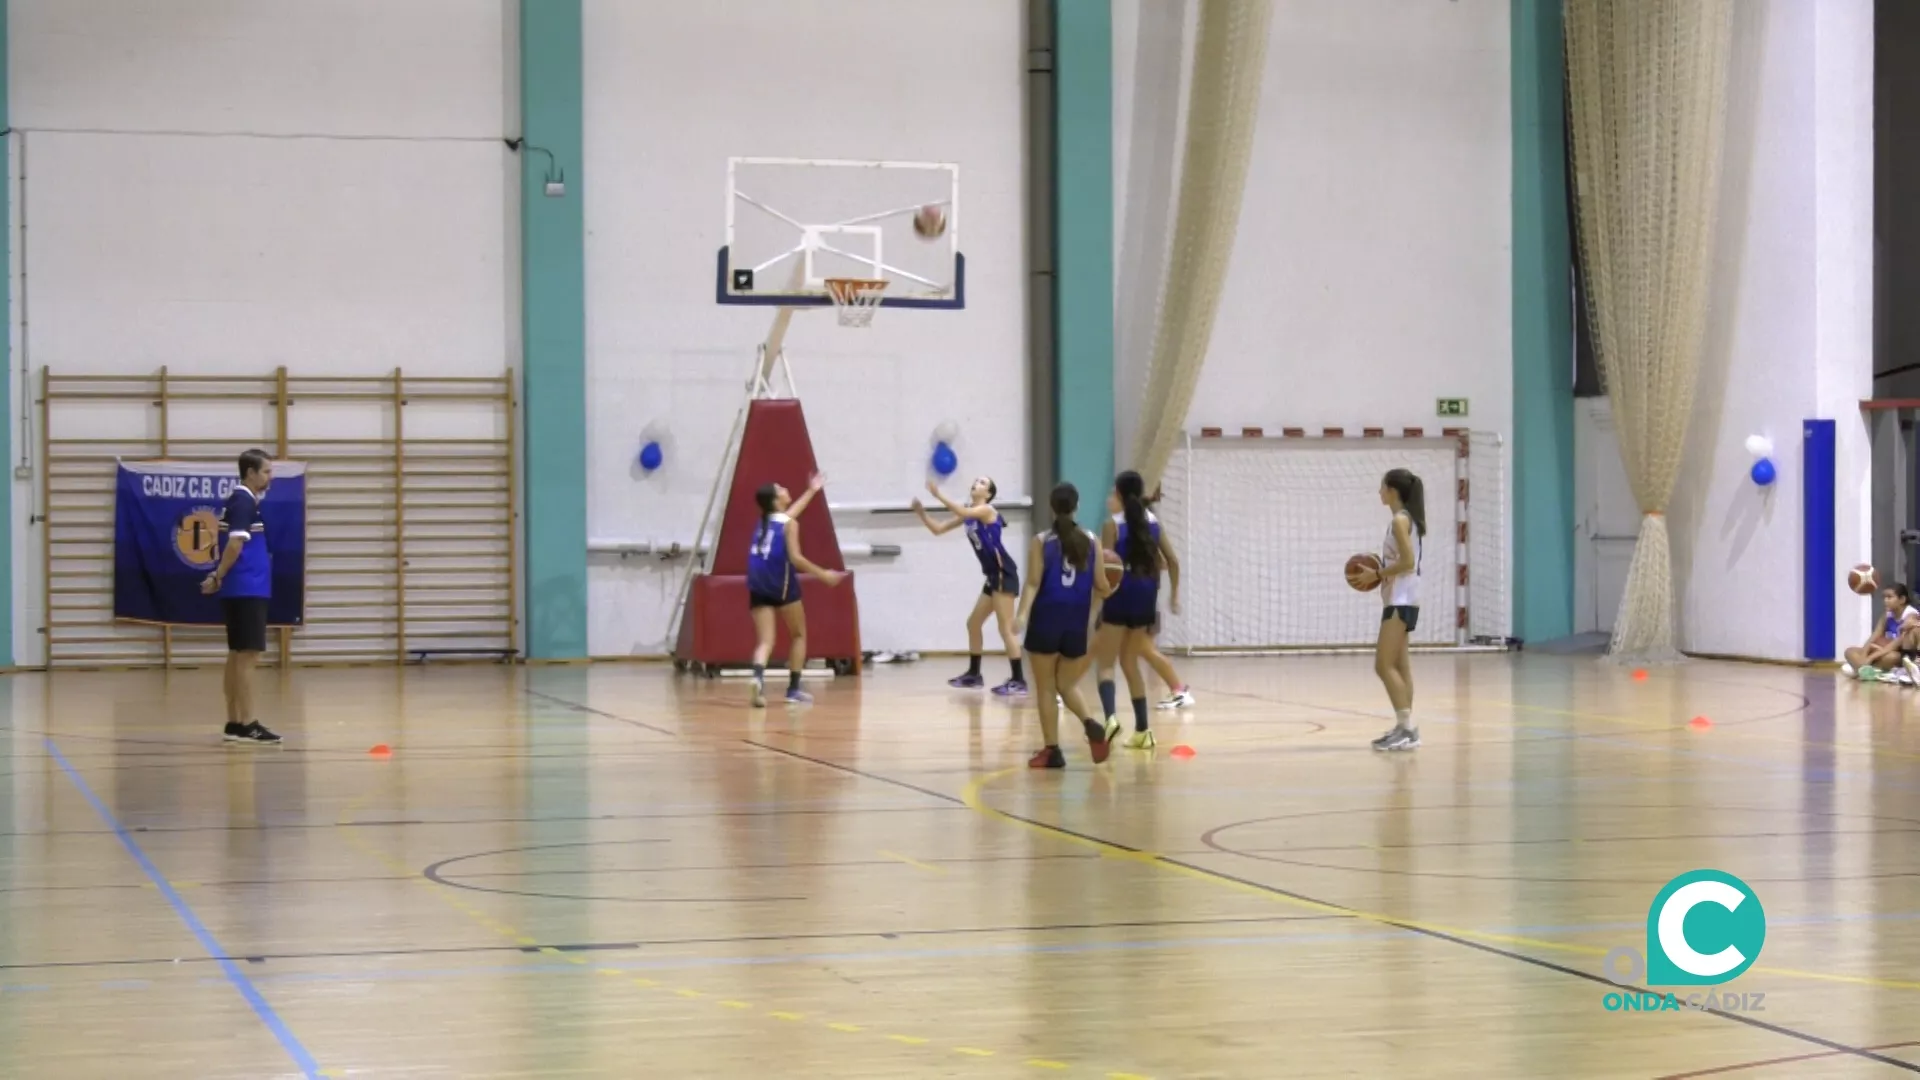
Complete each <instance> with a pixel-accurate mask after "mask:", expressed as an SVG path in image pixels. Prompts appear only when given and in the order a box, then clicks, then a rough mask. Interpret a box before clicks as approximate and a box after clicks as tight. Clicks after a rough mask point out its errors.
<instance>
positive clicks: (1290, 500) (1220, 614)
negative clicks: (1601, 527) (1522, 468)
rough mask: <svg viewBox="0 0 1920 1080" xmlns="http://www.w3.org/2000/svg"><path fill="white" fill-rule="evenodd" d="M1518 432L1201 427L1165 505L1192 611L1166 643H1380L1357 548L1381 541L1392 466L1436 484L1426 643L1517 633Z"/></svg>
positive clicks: (1207, 646) (1269, 646) (1423, 585)
mask: <svg viewBox="0 0 1920 1080" xmlns="http://www.w3.org/2000/svg"><path fill="white" fill-rule="evenodd" d="M1503 450H1504V448H1503V447H1502V446H1501V441H1500V437H1499V436H1498V435H1495V434H1488V433H1481V432H1466V431H1459V432H1454V431H1453V430H1451V429H1449V431H1448V432H1447V433H1445V434H1439V435H1430V436H1429V435H1423V434H1420V433H1417V432H1407V433H1406V434H1403V435H1399V436H1386V435H1384V434H1379V433H1376V432H1375V431H1372V430H1368V431H1366V432H1365V433H1364V434H1362V435H1358V436H1345V435H1343V434H1341V433H1339V432H1338V431H1332V430H1330V431H1328V432H1327V433H1326V434H1324V435H1318V436H1304V435H1295V434H1293V433H1289V434H1287V435H1283V436H1280V437H1266V436H1261V435H1253V434H1249V435H1245V436H1238V437H1235V436H1227V437H1217V436H1211V433H1209V434H1208V435H1203V436H1201V437H1189V438H1187V439H1186V441H1185V443H1184V445H1182V446H1179V447H1177V448H1176V449H1175V450H1174V453H1173V457H1172V459H1171V461H1170V462H1169V464H1168V466H1167V470H1166V473H1165V476H1164V478H1163V480H1162V482H1161V492H1160V495H1161V497H1160V502H1159V503H1158V505H1157V506H1155V508H1154V509H1155V512H1156V513H1157V514H1158V515H1159V516H1160V519H1161V521H1162V522H1163V523H1164V524H1165V525H1166V527H1167V529H1168V531H1169V535H1170V538H1171V539H1172V541H1173V543H1174V544H1175V550H1176V551H1177V552H1178V554H1179V556H1180V568H1181V589H1180V591H1181V613H1180V614H1179V615H1172V614H1171V613H1169V614H1167V615H1166V616H1165V625H1164V630H1163V635H1162V641H1163V644H1165V645H1167V646H1169V647H1174V648H1183V649H1194V650H1202V651H1205V650H1221V651H1234V650H1243V651H1263V650H1280V649H1316V648H1319V649H1340V648H1355V647H1361V646H1371V645H1372V644H1373V642H1374V639H1375V637H1376V635H1377V634H1378V633H1379V629H1380V604H1381V600H1380V597H1379V595H1378V594H1377V593H1373V594H1363V593H1357V592H1355V591H1353V590H1352V589H1351V588H1349V587H1348V585H1347V583H1346V580H1345V578H1344V576H1343V568H1344V566H1345V563H1346V561H1347V559H1348V557H1350V556H1352V555H1356V554H1359V553H1362V552H1370V553H1373V554H1376V555H1377V554H1378V553H1379V551H1380V546H1381V542H1382V540H1383V539H1384V538H1385V536H1386V531H1387V525H1388V520H1389V519H1388V517H1387V514H1386V511H1385V509H1384V508H1383V507H1382V506H1381V505H1380V495H1379V492H1380V480H1381V477H1383V476H1385V475H1386V473H1387V471H1388V470H1389V469H1395V468H1404V469H1411V470H1412V471H1413V472H1414V473H1415V474H1417V475H1418V476H1419V477H1420V478H1421V480H1422V481H1423V482H1424V485H1425V489H1426V511H1427V535H1426V539H1425V541H1424V544H1423V551H1422V557H1421V568H1420V624H1419V626H1418V628H1417V629H1416V630H1415V631H1414V633H1413V637H1412V640H1413V643H1414V644H1415V645H1420V646H1429V647H1433V646H1452V647H1460V646H1467V645H1473V644H1494V645H1504V644H1505V643H1506V639H1507V636H1508V628H1509V605H1508V601H1507V584H1506V582H1507V565H1506V564H1507V522H1506V504H1507V493H1506V476H1505V466H1504V454H1503Z"/></svg>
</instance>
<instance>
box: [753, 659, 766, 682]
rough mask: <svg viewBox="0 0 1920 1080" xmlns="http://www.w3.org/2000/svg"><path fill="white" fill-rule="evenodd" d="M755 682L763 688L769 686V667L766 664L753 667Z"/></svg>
mask: <svg viewBox="0 0 1920 1080" xmlns="http://www.w3.org/2000/svg"><path fill="white" fill-rule="evenodd" d="M753 681H754V682H756V683H758V684H760V685H761V686H765V685H767V665H765V664H755V665H753Z"/></svg>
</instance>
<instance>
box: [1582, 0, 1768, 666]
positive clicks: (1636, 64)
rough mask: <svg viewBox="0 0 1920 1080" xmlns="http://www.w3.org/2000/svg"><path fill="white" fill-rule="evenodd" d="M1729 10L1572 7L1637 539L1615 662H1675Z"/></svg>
mask: <svg viewBox="0 0 1920 1080" xmlns="http://www.w3.org/2000/svg"><path fill="white" fill-rule="evenodd" d="M1732 10H1733V8H1732V0H1566V45H1567V90H1568V93H1567V100H1568V110H1569V125H1568V128H1569V132H1570V134H1571V136H1572V141H1573V161H1574V193H1575V202H1576V204H1577V209H1578V214H1577V217H1578V220H1579V233H1580V251H1581V255H1582V265H1583V268H1584V269H1585V272H1586V280H1585V285H1586V298H1587V308H1588V312H1589V320H1590V322H1591V325H1592V326H1593V334H1594V345H1595V348H1596V350H1597V351H1598V354H1599V360H1600V370H1601V378H1602V379H1603V380H1604V382H1605V384H1606V390H1607V396H1608V398H1609V399H1611V401H1612V404H1613V420H1614V426H1615V429H1616V430H1617V431H1618V432H1619V438H1620V456H1621V458H1622V459H1623V460H1624V462H1625V464H1626V471H1627V478H1628V480H1629V482H1630V483H1631V484H1632V486H1633V494H1634V498H1635V500H1637V501H1638V503H1639V505H1640V512H1641V519H1640V536H1639V540H1638V542H1636V543H1635V545H1634V549H1633V564H1632V566H1631V568H1630V569H1629V570H1628V572H1627V587H1626V595H1625V596H1624V597H1623V598H1622V599H1621V603H1620V614H1619V617H1618V619H1617V620H1616V621H1615V623H1614V630H1613V644H1612V648H1611V649H1610V655H1611V656H1612V657H1613V658H1614V659H1615V660H1617V661H1620V662H1622V663H1635V664H1648V663H1671V662H1675V661H1678V660H1679V659H1680V653H1679V651H1678V649H1677V648H1676V647H1675V645H1674V642H1675V636H1674V619H1673V611H1674V595H1673V570H1672V556H1671V554H1670V550H1669V546H1668V539H1667V524H1666V510H1667V501H1668V499H1669V498H1671V497H1672V494H1673V485H1674V480H1675V478H1676V477H1677V476H1678V474H1679V471H1680V457H1681V451H1682V449H1683V448H1684V446H1685V444H1686V436H1687V422H1688V420H1689V418H1690V417H1691V416H1692V413H1693V396H1694V385H1695V382H1696V374H1697V372H1698V370H1699V366H1700V350H1701V341H1702V338H1703V336H1704V334H1705V330H1706V322H1707V302H1708V295H1709V292H1708V287H1709V279H1710V274H1711V265H1710V258H1711V254H1712V252H1713V250H1714V243H1713V240H1714V210H1715V206H1716V203H1717V201H1718V200H1717V195H1718V188H1719V178H1720V157H1721V142H1722V128H1723V126H1724V116H1725V111H1726V109H1725V106H1726V83H1727V56H1728V52H1729V51H1730V44H1731V36H1732V20H1731V15H1732Z"/></svg>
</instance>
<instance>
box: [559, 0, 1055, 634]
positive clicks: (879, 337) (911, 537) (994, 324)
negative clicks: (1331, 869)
mask: <svg viewBox="0 0 1920 1080" xmlns="http://www.w3.org/2000/svg"><path fill="white" fill-rule="evenodd" d="M1023 18H1024V15H1023V5H1022V3H1021V0H973V2H970V3H965V4H955V3H950V2H943V0H789V2H785V3H781V4H768V3H764V2H761V0H708V2H705V3H697V4H686V3H667V2H664V0H587V2H586V5H585V39H586V53H585V61H584V62H585V83H586V87H585V92H586V163H585V169H584V170H583V171H584V173H585V176H584V178H583V191H584V197H585V198H586V200H587V202H586V213H587V252H586V257H587V380H588V396H589V400H588V412H587V416H588V420H587V423H588V447H589V449H588V470H589V474H590V475H589V477H588V489H587V500H588V501H587V506H588V535H589V536H590V537H592V538H594V539H596V540H615V539H624V540H645V541H653V542H656V543H663V544H664V543H671V542H674V541H678V542H680V543H682V544H691V542H692V541H693V538H694V534H695V532H696V530H697V529H698V527H699V524H700V515H701V511H702V510H703V509H704V507H705V504H706V500H707V493H708V490H709V487H710V486H711V484H712V483H713V479H714V474H715V470H716V468H717V466H718V464H719V462H720V459H721V455H722V452H723V450H724V449H725V442H726V436H727V432H728V430H729V428H730V426H731V424H732V421H733V417H734V413H735V411H736V410H737V409H738V407H739V405H740V403H741V401H742V398H743V393H744V383H745V379H746V377H747V372H748V368H749V366H750V365H751V363H752V360H753V357H754V350H755V346H756V345H758V344H759V343H760V342H761V341H762V340H763V339H764V338H765V337H766V334H767V329H768V324H769V322H770V321H771V319H772V317H773V311H772V309H769V308H755V307H722V306H719V305H717V304H715V303H714V258H715V254H716V252H717V250H718V248H719V247H720V245H721V243H722V242H723V236H724V225H725V212H726V199H725V195H726V184H725V181H726V173H725V170H726V160H727V158H728V157H730V156H768V157H804V158H845V159H860V160H883V159H884V160H913V161H951V162H956V163H958V164H959V166H960V201H961V206H962V211H961V217H962V231H961V237H962V247H963V248H964V252H965V254H966V256H967V277H968V280H967V305H968V306H967V309H966V310H964V311H959V312H941V311H905V310H888V309H884V308H883V309H882V310H881V311H880V313H879V315H878V317H877V318H876V319H875V321H874V325H873V327H872V329H870V330H843V329H841V328H840V327H839V326H838V325H836V324H835V322H834V315H833V313H832V312H831V310H819V311H813V312H810V313H805V314H802V315H800V316H798V317H796V318H795V319H794V322H793V327H792V329H791V330H790V331H789V333H788V336H787V349H786V351H787V355H788V357H789V358H790V359H791V361H792V364H793V368H794V376H795V379H796V381H797V382H798V384H799V388H800V391H801V397H802V399H803V401H804V402H805V407H806V413H807V423H808V426H809V428H810V430H811V434H812V437H813V449H814V455H815V457H816V458H817V459H818V461H819V462H820V465H821V468H822V469H823V470H824V471H825V472H826V473H827V474H828V476H829V481H830V482H829V485H828V488H827V497H828V500H829V502H831V503H845V502H875V501H890V502H896V503H900V504H904V503H905V502H906V501H907V500H909V499H911V498H913V497H914V496H915V495H916V494H924V492H923V485H924V484H925V482H926V480H927V476H928V473H927V465H928V457H929V452H930V441H929V440H930V436H931V434H932V432H933V430H934V428H935V427H936V426H937V425H939V424H940V423H942V422H943V421H952V422H954V423H957V424H958V425H959V428H960V432H961V434H960V439H959V443H958V446H957V449H958V450H959V455H960V466H959V471H958V472H957V473H956V474H955V475H954V476H953V477H952V478H951V480H950V482H949V484H948V490H949V492H950V493H951V494H953V495H954V496H956V497H963V494H964V489H965V486H966V483H967V481H968V480H969V479H970V478H972V477H974V476H976V475H979V474H982V473H987V474H991V475H992V476H994V477H995V478H997V479H998V480H999V482H1000V485H1001V495H1002V497H1003V498H1004V497H1008V496H1019V495H1027V494H1029V493H1028V492H1026V491H1025V490H1024V478H1025V477H1026V475H1027V461H1028V446H1027V440H1028V428H1029V424H1028V415H1027V412H1028V409H1027V393H1026V387H1027V375H1026V370H1027V363H1026V337H1025V334H1026V328H1025V320H1026V294H1025V281H1024V275H1025V270H1024V251H1025V229H1026V225H1025V221H1024V190H1025V188H1024V185H1025V162H1024V155H1025V140H1026V135H1025V128H1024V113H1023V92H1022V85H1023V80H1024V78H1025V73H1024V69H1023V65H1022V56H1023V53H1022V51H1021V49H1022V27H1023V21H1022V20H1023ZM914 43H921V44H922V45H923V46H924V47H915V45H914ZM875 209H883V207H876V208H875ZM650 430H651V431H654V432H665V433H666V434H667V436H668V440H669V442H670V450H669V456H668V458H667V460H666V462H665V464H664V466H663V467H662V468H661V469H660V470H659V471H658V472H657V473H656V474H654V475H652V476H648V475H646V474H644V473H643V472H642V471H641V470H640V468H639V467H638V464H637V462H636V458H637V455H638V452H639V449H640V446H641V443H642V438H641V437H642V434H643V432H648V431H650ZM1042 494H1043V497H1044V493H1042ZM1025 517H1026V515H1025V514H1024V513H1016V514H1013V515H1011V518H1012V520H1013V521H1014V522H1015V523H1016V524H1017V525H1018V526H1019V527H1018V528H1015V529H1010V530H1009V533H1008V543H1009V546H1010V547H1015V548H1016V551H1017V554H1018V556H1019V557H1020V558H1021V559H1022V561H1023V562H1024V558H1025V554H1024V544H1025V542H1026V536H1027V533H1026V531H1025V528H1024V524H1025ZM835 527H836V532H837V533H838V535H839V538H840V540H841V542H842V543H848V542H868V543H882V544H898V545H900V546H901V547H902V548H903V549H904V553H903V554H902V555H901V556H899V557H898V558H894V559H861V560H853V561H851V563H850V565H851V567H852V569H853V570H854V571H855V573H856V575H857V578H858V581H859V590H860V617H861V618H860V621H861V637H862V642H863V644H864V645H865V647H866V648H868V649H961V648H964V647H965V645H966V629H965V626H964V618H965V615H966V612H967V611H968V610H969V609H970V608H971V606H972V604H973V601H974V598H976V597H977V596H978V595H979V592H980V580H981V579H980V572H979V566H978V563H976V562H975V560H974V558H973V555H972V551H971V548H969V547H968V545H967V543H966V542H965V540H964V539H962V538H961V537H959V536H958V535H952V534H950V535H948V536H945V537H941V538H939V539H935V538H933V537H931V536H929V535H928V534H927V533H926V531H925V530H924V529H923V528H922V527H921V526H920V525H919V523H918V522H917V521H916V520H915V519H914V518H913V517H912V516H910V515H895V516H888V517H872V516H868V515H864V514H837V515H835ZM685 567H686V564H685V562H684V560H677V561H668V562H662V561H660V560H657V559H654V558H651V557H630V558H627V559H625V560H622V559H620V558H619V557H618V556H613V555H594V556H591V557H590V561H589V567H588V587H589V598H588V617H589V626H588V645H589V650H590V651H591V652H592V653H593V654H594V655H596V656H624V655H659V654H663V653H665V652H666V651H668V649H669V648H670V645H671V643H670V642H668V641H667V640H666V636H667V632H668V625H669V620H670V618H671V615H672V609H673V604H674V601H675V599H676V589H677V586H678V585H679V582H680V579H681V574H682V573H683V572H684V570H685ZM987 647H988V649H989V650H995V649H997V648H998V647H999V644H998V637H997V634H996V633H995V631H994V630H993V628H992V627H989V628H988V630H987Z"/></svg>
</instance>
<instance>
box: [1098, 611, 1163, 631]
mask: <svg viewBox="0 0 1920 1080" xmlns="http://www.w3.org/2000/svg"><path fill="white" fill-rule="evenodd" d="M1096 623H1097V625H1100V626H1118V627H1121V628H1123V629H1126V630H1145V631H1146V632H1147V633H1148V634H1157V633H1159V632H1160V611H1159V609H1158V608H1155V609H1152V610H1149V611H1126V610H1120V611H1109V610H1107V609H1106V608H1104V607H1103V608H1101V609H1100V616H1099V618H1098V619H1097V620H1096Z"/></svg>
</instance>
